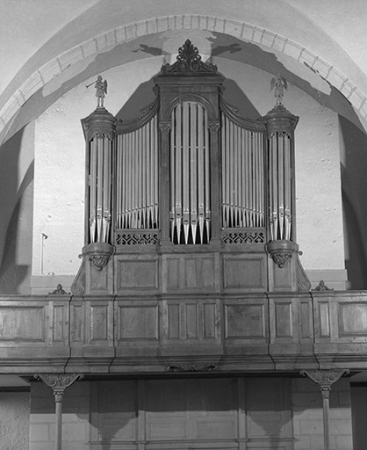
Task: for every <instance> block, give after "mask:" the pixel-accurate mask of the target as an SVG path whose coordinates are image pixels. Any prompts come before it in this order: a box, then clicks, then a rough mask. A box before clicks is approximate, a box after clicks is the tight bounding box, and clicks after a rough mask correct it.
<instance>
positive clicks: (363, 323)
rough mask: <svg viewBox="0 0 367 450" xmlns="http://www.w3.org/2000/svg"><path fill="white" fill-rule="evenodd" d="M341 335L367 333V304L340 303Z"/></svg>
mask: <svg viewBox="0 0 367 450" xmlns="http://www.w3.org/2000/svg"><path fill="white" fill-rule="evenodd" d="M339 327H340V335H344V336H348V335H349V336H353V335H359V336H360V335H367V305H366V304H365V303H344V304H340V305H339Z"/></svg>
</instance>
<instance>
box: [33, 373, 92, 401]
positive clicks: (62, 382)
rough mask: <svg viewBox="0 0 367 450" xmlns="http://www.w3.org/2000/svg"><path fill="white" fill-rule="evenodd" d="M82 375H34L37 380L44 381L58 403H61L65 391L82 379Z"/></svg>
mask: <svg viewBox="0 0 367 450" xmlns="http://www.w3.org/2000/svg"><path fill="white" fill-rule="evenodd" d="M83 376H84V375H83V374H81V373H41V374H36V375H34V378H36V380H42V381H43V382H44V383H45V384H47V386H49V387H50V388H51V389H52V390H53V392H54V395H55V400H56V401H61V400H62V397H63V395H64V391H65V389H66V388H67V387H69V386H71V385H72V384H73V383H74V382H75V381H76V380H77V379H78V378H79V379H82V378H83Z"/></svg>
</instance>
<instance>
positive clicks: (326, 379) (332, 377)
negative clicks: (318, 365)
mask: <svg viewBox="0 0 367 450" xmlns="http://www.w3.org/2000/svg"><path fill="white" fill-rule="evenodd" d="M348 373H349V370H348V369H326V370H324V369H320V370H319V369H314V370H312V369H311V370H302V371H301V375H303V376H307V377H308V378H310V379H311V380H312V381H313V382H314V383H316V384H318V385H319V386H320V390H321V393H322V397H323V398H329V394H330V390H331V386H332V385H333V384H334V383H335V382H336V381H338V380H339V379H340V378H341V377H342V376H343V375H346V374H348Z"/></svg>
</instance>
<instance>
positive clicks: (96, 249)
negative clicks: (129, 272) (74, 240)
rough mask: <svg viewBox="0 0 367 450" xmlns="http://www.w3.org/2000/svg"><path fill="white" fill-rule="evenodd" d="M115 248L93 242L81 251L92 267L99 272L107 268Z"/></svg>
mask: <svg viewBox="0 0 367 450" xmlns="http://www.w3.org/2000/svg"><path fill="white" fill-rule="evenodd" d="M114 250H115V248H114V247H113V246H112V245H110V244H107V243H104V242H95V243H93V244H89V245H87V247H84V249H83V255H86V256H87V257H88V260H89V261H91V262H92V263H93V265H94V267H95V268H96V269H97V270H98V271H101V270H102V269H103V268H104V267H106V266H107V264H108V261H109V260H110V257H111V255H113V253H114Z"/></svg>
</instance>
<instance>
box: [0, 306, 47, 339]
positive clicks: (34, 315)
mask: <svg viewBox="0 0 367 450" xmlns="http://www.w3.org/2000/svg"><path fill="white" fill-rule="evenodd" d="M44 316H45V310H44V307H43V306H39V307H32V306H29V307H11V308H9V307H1V308H0V341H1V340H20V341H43V340H44V319H45V317H44Z"/></svg>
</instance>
